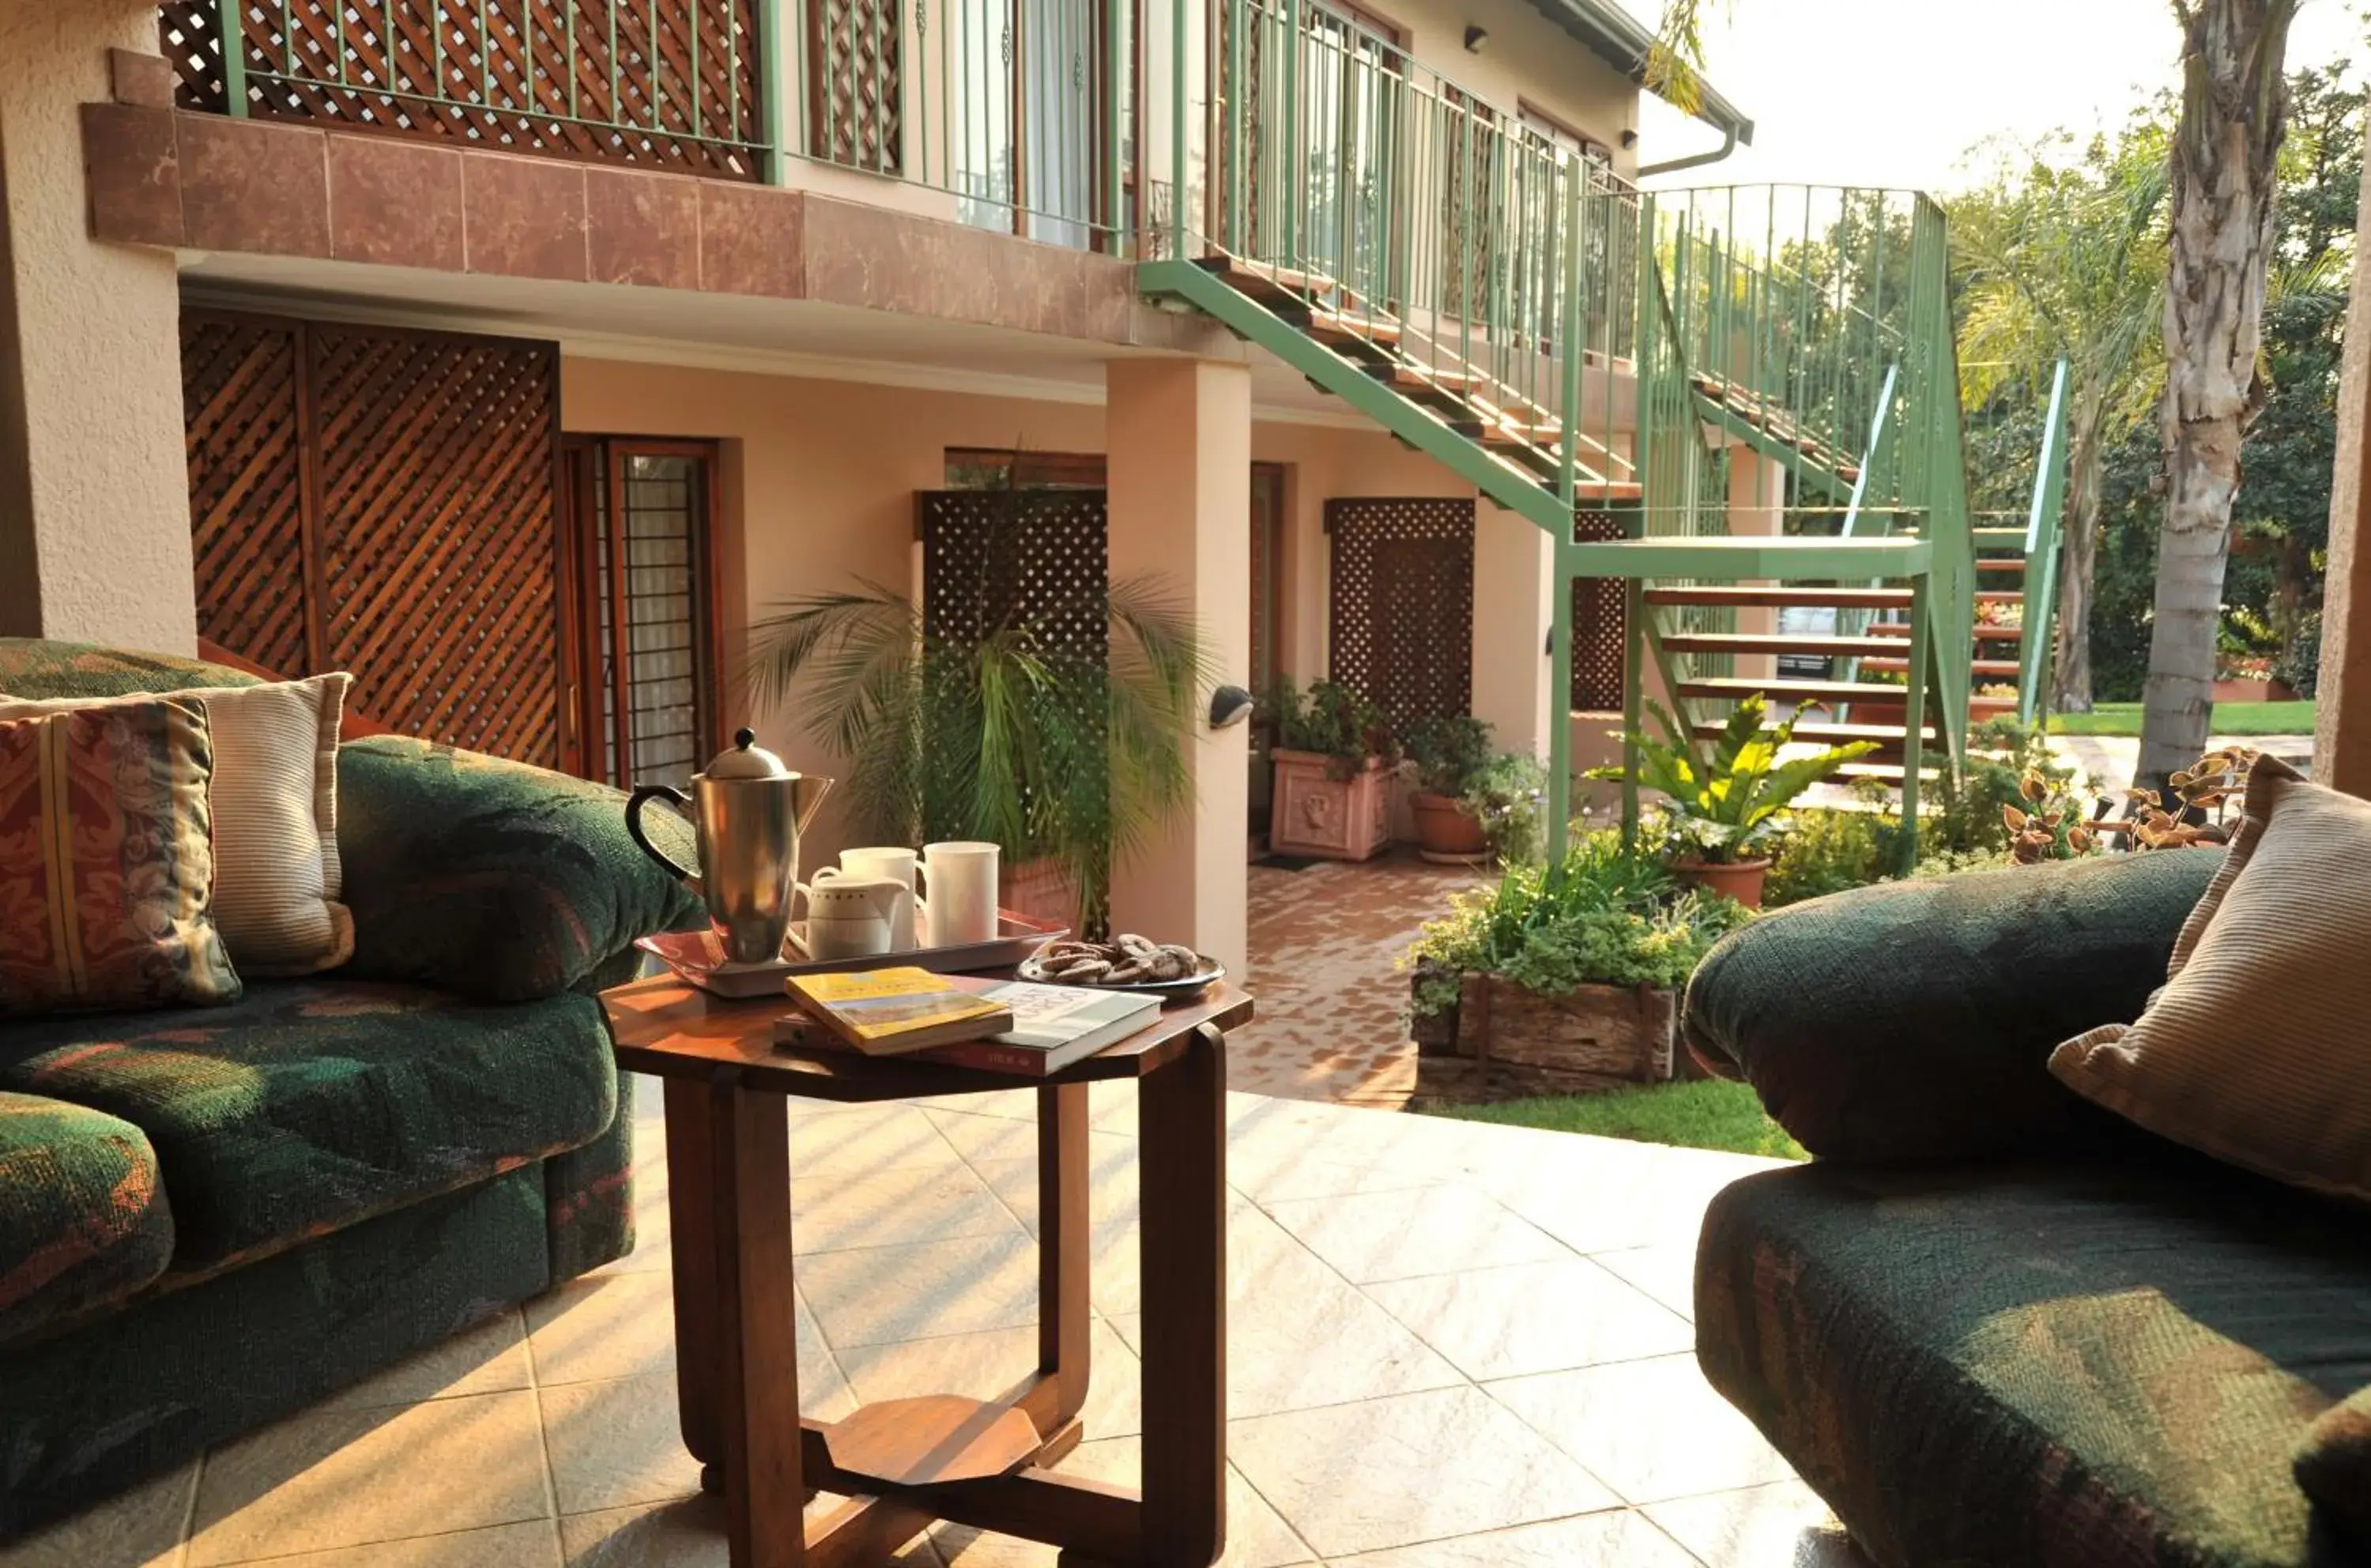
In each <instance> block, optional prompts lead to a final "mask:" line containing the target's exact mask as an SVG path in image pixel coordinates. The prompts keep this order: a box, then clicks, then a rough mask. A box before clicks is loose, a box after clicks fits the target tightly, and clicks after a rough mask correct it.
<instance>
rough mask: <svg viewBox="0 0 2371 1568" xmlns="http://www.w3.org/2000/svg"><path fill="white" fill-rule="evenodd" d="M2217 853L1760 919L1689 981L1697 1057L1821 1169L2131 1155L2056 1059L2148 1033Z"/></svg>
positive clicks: (1818, 906)
mask: <svg viewBox="0 0 2371 1568" xmlns="http://www.w3.org/2000/svg"><path fill="white" fill-rule="evenodd" d="M2222 861H2223V857H2222V856H2221V855H2220V854H2217V853H2215V852H2213V851H2211V850H2203V849H2184V850H2178V851H2177V850H2169V851H2161V852H2158V853H2156V854H2149V855H2129V856H2118V857H2115V858H2113V859H2093V860H2080V861H2064V862H2055V863H2053V864H2049V865H2042V866H2018V867H2014V868H2011V869H2009V870H1999V871H1986V872H1976V873H1972V874H1969V875H1964V876H1956V877H1947V878H1944V879H1942V880H1940V881H1937V882H1887V883H1883V884H1881V885H1879V886H1876V887H1867V888H1859V889H1856V890H1855V891H1853V892H1851V893H1842V894H1834V895H1833V896H1831V897H1827V898H1817V899H1812V900H1810V902H1808V903H1804V904H1798V905H1793V906H1792V907H1789V908H1786V909H1780V910H1777V911H1775V912H1774V913H1772V914H1769V915H1765V916H1764V917H1762V918H1761V919H1759V920H1756V921H1755V922H1754V923H1753V924H1752V925H1751V926H1748V927H1746V928H1744V929H1742V930H1741V931H1738V932H1736V933H1734V934H1732V935H1731V936H1729V938H1727V939H1726V940H1723V941H1722V942H1721V943H1720V945H1719V946H1718V947H1716V948H1714V949H1713V951H1711V953H1710V954H1708V955H1707V956H1706V959H1705V962H1704V963H1702V964H1701V965H1700V966H1698V968H1697V970H1696V972H1695V975H1694V978H1693V979H1692V980H1691V981H1690V982H1689V985H1688V995H1687V1010H1686V1015H1685V1019H1684V1021H1683V1028H1684V1029H1685V1031H1686V1034H1687V1039H1688V1043H1689V1044H1690V1045H1692V1046H1694V1048H1695V1050H1696V1051H1697V1052H1698V1053H1699V1054H1700V1055H1704V1056H1705V1057H1706V1059H1707V1060H1709V1061H1712V1062H1713V1063H1714V1064H1715V1065H1716V1066H1719V1065H1720V1064H1722V1063H1723V1062H1727V1063H1733V1064H1734V1065H1735V1066H1737V1067H1739V1068H1741V1069H1742V1072H1743V1075H1744V1077H1745V1078H1748V1079H1749V1080H1751V1081H1752V1084H1753V1087H1754V1089H1755V1090H1756V1091H1758V1092H1759V1093H1760V1095H1761V1097H1762V1102H1763V1104H1764V1106H1766V1107H1768V1109H1769V1112H1770V1114H1771V1115H1772V1116H1773V1117H1775V1118H1776V1119H1777V1121H1778V1122H1779V1123H1780V1124H1782V1125H1784V1126H1785V1127H1786V1129H1787V1131H1788V1132H1789V1133H1792V1134H1793V1135H1794V1136H1795V1137H1796V1139H1797V1140H1798V1142H1800V1143H1801V1144H1802V1145H1803V1147H1805V1148H1808V1149H1810V1151H1811V1152H1812V1153H1813V1154H1815V1155H1818V1156H1820V1157H1821V1158H1822V1159H1854V1160H1863V1161H1878V1162H1905V1161H1916V1160H1941V1159H1969V1158H1974V1157H1976V1156H1980V1155H1986V1154H1995V1153H2004V1152H2008V1151H2012V1150H2018V1149H2051V1148H2065V1147H2070V1146H2071V1145H2072V1144H2073V1143H2075V1142H2077V1141H2082V1142H2092V1141H2099V1140H2104V1139H2109V1138H2113V1137H2117V1136H2122V1129H2121V1128H2119V1126H2118V1125H2117V1124H2116V1122H2115V1119H2114V1118H2113V1117H2111V1116H2108V1115H2106V1114H2104V1113H2100V1112H2099V1111H2097V1110H2095V1109H2094V1108H2093V1107H2091V1106H2089V1105H2087V1104H2086V1103H2085V1102H2084V1101H2082V1100H2081V1099H2079V1098H2078V1097H2077V1096H2076V1095H2075V1094H2074V1093H2072V1092H2070V1091H2069V1090H2067V1089H2066V1088H2065V1086H2064V1085H2062V1084H2060V1083H2059V1082H2058V1081H2057V1080H2056V1079H2054V1078H2052V1077H2051V1076H2050V1067H2049V1062H2050V1054H2051V1052H2052V1051H2053V1050H2054V1049H2055V1048H2056V1047H2057V1046H2058V1045H2059V1044H2061V1043H2064V1042H2065V1040H2066V1039H2067V1038H2068V1037H2069V1036H2070V1035H2073V1034H2076V1033H2078V1032H2082V1031H2084V1030H2087V1029H2089V1028H2091V1027H2093V1026H2094V1025H2097V1024H2101V1023H2107V1022H2111V1021H2114V1020H2131V1019H2134V1018H2138V1017H2139V1016H2140V1011H2141V1009H2142V1007H2143V1006H2144V1005H2145V1003H2146V1002H2147V1000H2148V995H2149V992H2150V991H2151V990H2152V989H2154V988H2155V987H2156V986H2157V985H2158V984H2160V983H2161V982H2162V981H2163V979H2164V976H2165V961H2166V954H2167V953H2169V951H2172V948H2173V942H2174V938H2175V937H2176V936H2177V935H2179V934H2180V930H2181V923H2182V921H2183V919H2184V918H2186V917H2188V915H2189V914H2190V910H2191V907H2192V905H2195V904H2196V903H2197V902H2198V897H2199V894H2202V893H2203V892H2204V891H2205V888H2206V883H2207V882H2208V880H2209V879H2210V878H2212V877H2213V876H2214V874H2215V870H2216V868H2217V867H2219V866H2220V865H2221V864H2222Z"/></svg>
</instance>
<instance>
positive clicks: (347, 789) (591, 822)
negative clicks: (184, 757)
mask: <svg viewBox="0 0 2371 1568" xmlns="http://www.w3.org/2000/svg"><path fill="white" fill-rule="evenodd" d="M249 679H250V677H249V676H246V675H243V674H238V673H237V672H236V671H232V670H226V669H223V668H220V667H218V666H214V665H208V664H202V663H195V662H192V661H185V660H177V659H166V658H161V657H158V656H154V655H146V654H136V653H126V652H121V651H114V650H108V649H101V648H95V647H89V646H86V645H75V644H65V643H57V642H40V641H30V640H0V692H5V693H7V694H11V695H16V696H23V697H65V696H82V695H90V696H98V695H108V694H113V693H120V692H128V691H134V690H172V689H178V688H181V687H188V686H237V685H244V684H248V683H249ZM623 804H624V801H623V797H621V796H620V795H619V794H618V793H617V792H616V791H614V790H606V789H602V788H600V787H597V786H595V785H591V784H586V783H584V782H582V781H580V780H577V779H573V778H563V777H561V776H560V775H557V774H552V773H548V772H544V771H542V770H540V769H537V768H531V767H522V766H519V765H517V764H514V763H507V762H503V761H499V760H497V759H495V758H492V757H486V756H480V755H475V754H471V753H467V752H460V751H456V750H454V749H452V748H450V747H439V746H433V745H430V744H425V743H422V742H418V741H412V740H405V739H399V738H393V737H384V738H375V739H370V740H364V741H358V742H354V743H352V744H348V745H347V746H345V747H344V748H342V750H341V758H340V778H339V790H338V805H339V831H338V842H339V849H340V854H341V859H342V860H343V863H344V877H345V893H344V896H345V901H346V903H347V904H348V905H349V906H350V907H351V908H352V910H353V917H354V931H355V952H354V957H353V961H352V962H351V963H348V964H347V965H345V966H344V967H342V968H341V969H339V970H336V971H333V972H331V973H329V974H320V975H315V976H311V977H309V978H306V979H303V980H267V981H249V983H248V985H247V986H246V991H245V995H244V996H243V997H240V998H239V999H238V1000H237V1002H235V1003H233V1004H231V1005H229V1006H227V1007H221V1008H182V1009H168V1010H162V1011H153V1012H141V1013H130V1014H118V1015H90V1014H84V1015H58V1016H50V1017H42V1018H32V1019H19V1020H0V1540H5V1539H8V1538H9V1537H11V1536H13V1535H15V1534H17V1533H18V1532H21V1531H23V1530H25V1529H27V1528H29V1527H31V1526H33V1525H36V1524H38V1523H40V1522H41V1521H43V1520H45V1519H48V1518H51V1517H53V1516H58V1515H61V1514H64V1513H68V1512H71V1511H73V1510H75V1509H76V1508H79V1507H82V1506H84V1505H87V1504H90V1503H92V1502H94V1501H97V1500H98V1499H100V1498H103V1497H105V1496H107V1495H109V1494H110V1493H114V1492H116V1491H119V1490H121V1488H123V1487H125V1486H128V1485H130V1484H131V1483H133V1482H136V1481H139V1480H141V1479H142V1478H143V1477H145V1476H148V1475H150V1474H153V1473H155V1472H156V1471H159V1470H165V1469H168V1468H169V1467H171V1466H173V1465H175V1464H178V1463H180V1462H182V1461H184V1460H186V1459H188V1458H191V1457H192V1456H193V1455H195V1454H197V1453H198V1452H199V1451H200V1450H201V1449H202V1448H204V1447H207V1446H208V1445H210V1444H214V1443H219V1442H221V1441H223V1440H224V1439H226V1438H228V1437H231V1436H234V1435H237V1434H238V1433H241V1432H244V1431H247V1430H249V1429H250V1428H252V1427H254V1426H257V1425H259V1424H262V1423H264V1422H268V1421H271V1420H272V1419H274V1418H276V1417H278V1416H281V1415H283V1414H285V1413H287V1412H291V1411H294V1410H296V1409H298V1408H300V1407H302V1406H304V1405H306V1403H308V1402H310V1401H314V1400H317V1399H319V1398H320V1397H321V1396H323V1395H325V1394H328V1393H330V1391H331V1390H333V1389H339V1388H341V1387H342V1386H344V1385H346V1384H349V1383H352V1382H354V1381H355V1380H357V1379H358V1378H363V1377H364V1376H365V1375H366V1374H368V1373H371V1372H373V1371H375V1370H376V1369H378V1368H380V1367H383V1366H387V1365H388V1364H389V1363H391V1362H394V1361H397V1360H399V1359H400V1358H402V1357H403V1356H406V1355H410V1354H411V1353H412V1352H414V1351H417V1350H420V1349H422V1348H423V1347H425V1346H427V1345H431V1344H434V1343H436V1342H437V1341H439V1340H442V1339H444V1338H445V1337H446V1336H448V1335H450V1334H453V1333H455V1332H457V1331H459V1330H461V1329H464V1328H467V1327H468V1326H469V1325H470V1324H472V1323H475V1322H478V1321H480V1320H483V1319H485V1318H488V1317H490V1316H492V1315H493V1314H495V1313H497V1312H500V1311H501V1310H503V1309H504V1308H505V1307H506V1306H508V1305H510V1304H512V1303H515V1302H518V1301H521V1300H524V1299H526V1297H531V1296H535V1295H537V1294H538V1293H539V1292H542V1291H545V1290H548V1289H549V1288H550V1287H551V1286H554V1285H557V1284H559V1283H560V1282H561V1281H562V1280H565V1279H568V1278H570V1277H572V1276H573V1275H576V1274H582V1273H584V1271H586V1270H587V1269H591V1268H594V1267H596V1266H598V1265H599V1264H601V1263H603V1262H607V1261H608V1260H610V1259H613V1258H617V1257H619V1256H621V1255H623V1254H624V1253H625V1252H627V1251H630V1250H631V1248H632V1246H633V1202H632V1154H633V1147H632V1133H633V1116H632V1114H631V1111H630V1106H628V1105H626V1104H624V1103H621V1099H620V1091H619V1078H618V1074H617V1071H616V1068H615V1066H614V1065H613V1063H612V1060H611V1056H610V1052H609V1043H608V1036H607V1032H606V1030H605V1028H604V1026H603V1024H602V1021H601V1017H600V1011H599V1009H598V1006H597V1004H596V1002H595V1000H594V997H593V993H594V992H595V991H596V990H597V989H599V988H600V987H601V986H604V985H610V984H615V983H617V982H618V981H619V980H622V979H624V978H627V977H629V976H630V974H632V972H633V969H634V967H635V960H636V958H637V956H638V955H637V954H635V953H634V952H633V951H632V950H631V946H630V944H631V943H632V941H633V939H634V938H636V937H638V936H641V935H642V934H644V933H646V932H650V931H654V930H659V929H665V928H676V927H680V926H684V925H688V924H692V923H695V922H696V920H697V919H698V912H697V909H696V907H695V906H694V905H692V903H691V902H690V900H689V899H688V896H687V895H686V894H684V893H683V891H682V890H681V888H680V887H679V886H678V885H677V883H676V882H674V881H673V880H672V879H670V878H667V877H666V876H665V875H664V874H663V873H661V872H660V871H659V870H657V868H655V867H654V866H653V865H652V863H651V862H650V861H649V860H648V859H646V858H644V857H643V855H642V853H641V852H640V851H639V850H638V849H636V848H635V847H633V845H632V844H631V843H630V841H629V840H628V838H627V836H626V833H625V828H624V819H623V815H622V807H623Z"/></svg>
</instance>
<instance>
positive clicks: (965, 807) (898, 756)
mask: <svg viewBox="0 0 2371 1568" xmlns="http://www.w3.org/2000/svg"><path fill="white" fill-rule="evenodd" d="M1019 467H1020V465H1019V464H1018V463H1017V462H1016V463H1014V464H1012V465H1011V466H1010V467H1008V469H1007V478H1006V480H1005V481H1004V483H1003V485H1002V486H1001V488H1000V492H999V493H1000V495H1002V496H1003V497H1004V498H1005V499H1004V500H1003V502H1001V504H1000V505H998V506H997V507H995V508H994V509H993V511H992V513H991V516H990V519H989V530H990V535H989V538H988V540H987V541H986V547H987V548H985V549H983V550H981V551H979V552H978V557H977V559H978V560H979V562H980V564H979V566H978V568H977V579H976V581H974V582H970V583H967V584H966V585H965V588H966V591H965V592H963V593H961V594H950V595H948V596H947V597H946V600H945V602H946V603H949V604H953V605H960V606H961V608H960V610H959V611H957V612H955V613H952V614H943V615H933V614H930V613H926V611H925V609H924V607H923V606H921V605H917V604H915V603H914V601H913V600H912V599H911V598H910V597H908V594H906V593H904V592H903V591H901V590H898V589H895V588H891V587H888V586H886V585H885V584H882V583H879V582H871V581H861V582H859V584H858V586H857V587H856V588H854V589H851V590H847V591H843V592H839V593H830V594H808V595H804V596H802V597H799V598H796V599H792V600H791V601H788V602H787V603H785V604H783V605H780V606H778V613H776V614H775V615H773V616H771V617H769V618H768V619H766V620H764V621H761V622H759V623H758V625H757V626H755V627H753V628H751V649H752V651H751V657H750V663H749V675H750V684H751V688H752V690H753V693H754V694H755V695H756V696H757V697H758V699H759V700H761V701H764V702H768V703H784V702H788V701H789V700H791V698H792V697H793V696H794V695H797V696H800V697H802V698H804V709H805V712H806V714H807V716H808V717H807V728H808V731H809V732H810V733H811V734H813V735H814V736H815V739H816V740H817V741H819V742H821V743H822V744H825V745H826V746H827V747H829V748H830V749H831V750H832V751H833V752H834V753H836V754H837V755H839V756H841V757H842V758H845V759H846V761H845V764H844V766H845V767H846V769H847V777H846V783H845V787H844V789H843V790H842V795H843V797H844V798H846V799H848V800H850V801H852V802H854V807H855V810H856V812H857V813H858V816H859V820H860V821H861V823H862V827H863V830H864V831H865V832H866V833H868V834H870V835H872V836H874V837H876V838H877V839H878V840H879V841H880V842H882V843H885V844H920V843H923V842H925V841H926V840H931V839H940V838H977V839H986V840H989V841H991V842H994V843H996V844H998V845H1000V846H1001V847H1003V850H1004V854H1005V859H1006V863H1007V864H1008V865H1012V864H1016V863H1019V862H1021V861H1024V860H1031V859H1050V860H1052V861H1053V862H1054V863H1055V864H1056V865H1057V866H1058V869H1059V870H1060V871H1061V873H1062V875H1063V877H1064V879H1065V880H1066V881H1067V882H1069V883H1070V886H1071V888H1072V889H1073V890H1074V891H1075V893H1076V894H1077V895H1078V900H1079V916H1080V920H1081V925H1082V926H1083V927H1084V928H1086V929H1087V930H1089V931H1091V932H1099V931H1101V930H1102V929H1103V928H1105V925H1106V924H1107V922H1108V920H1109V917H1110V884H1111V872H1112V869H1113V867H1114V866H1115V865H1116V863H1117V862H1118V861H1119V860H1121V859H1125V858H1126V857H1127V856H1128V855H1129V854H1130V853H1132V852H1133V851H1134V850H1135V849H1136V848H1137V847H1139V846H1140V845H1141V844H1142V843H1143V841H1144V840H1145V838H1146V836H1147V835H1148V834H1149V833H1151V830H1152V829H1153V828H1155V827H1156V826H1157V825H1159V824H1161V823H1162V821H1163V820H1164V819H1165V818H1167V817H1169V816H1170V815H1171V814H1173V813H1176V812H1178V811H1181V810H1183V809H1185V807H1187V806H1188V805H1190V804H1191V802H1192V801H1193V798H1194V785H1193V774H1192V771H1191V768H1190V767H1189V765H1188V762H1187V756H1186V747H1187V746H1188V745H1189V744H1191V737H1192V733H1193V726H1194V721H1195V715H1196V712H1197V699H1198V697H1199V694H1200V692H1201V690H1202V689H1203V687H1204V686H1207V684H1208V679H1209V677H1208V671H1207V668H1206V665H1207V660H1206V656H1205V654H1204V651H1203V646H1202V641H1201V638H1200V635H1199V633H1198V632H1197V629H1196V628H1195V626H1194V624H1193V621H1192V618H1191V617H1190V616H1189V615H1188V614H1187V613H1186V612H1185V609H1184V607H1183V606H1182V605H1180V604H1179V602H1178V601H1177V599H1176V597H1175V596H1174V594H1173V593H1172V592H1170V591H1169V590H1168V589H1167V588H1166V587H1165V586H1164V585H1163V584H1162V582H1160V581H1159V580H1158V579H1156V578H1151V577H1138V578H1128V579H1123V580H1120V581H1117V582H1111V583H1110V584H1108V585H1107V586H1105V587H1101V588H1095V589H1082V590H1077V591H1073V592H1065V593H1056V594H1047V592H1046V591H1045V590H1043V589H1042V588H1040V587H1036V586H1035V585H1034V584H1025V583H1024V574H1023V571H1022V570H1021V566H1020V561H1021V559H1022V550H1021V548H1020V547H1021V543H1022V535H1023V533H1024V530H1025V529H1026V528H1027V526H1028V523H1029V508H1028V506H1027V504H1026V496H1027V493H1028V492H1027V491H1026V490H1024V489H1023V488H1022V487H1020V486H1019V485H1018V484H1017V483H1015V482H1014V481H1013V480H1012V478H1011V477H1010V476H1011V475H1012V473H1014V472H1017V471H1018V469H1019ZM1082 628H1093V631H1087V630H1084V629H1082Z"/></svg>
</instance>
